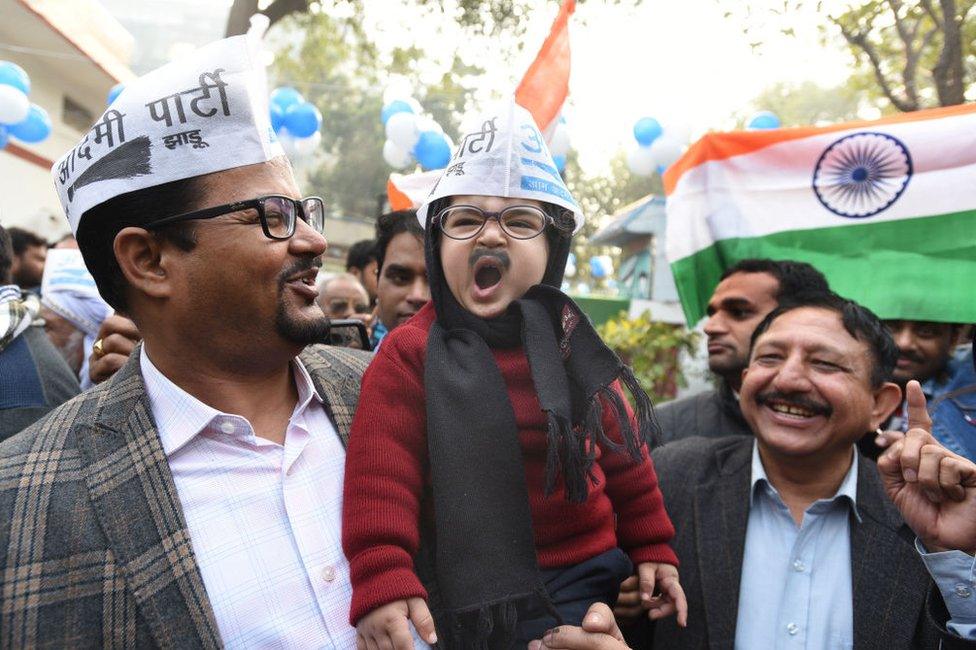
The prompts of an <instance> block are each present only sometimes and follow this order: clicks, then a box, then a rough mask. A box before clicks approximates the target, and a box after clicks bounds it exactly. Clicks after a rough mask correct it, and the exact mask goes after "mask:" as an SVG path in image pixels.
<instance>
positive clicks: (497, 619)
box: [440, 585, 563, 650]
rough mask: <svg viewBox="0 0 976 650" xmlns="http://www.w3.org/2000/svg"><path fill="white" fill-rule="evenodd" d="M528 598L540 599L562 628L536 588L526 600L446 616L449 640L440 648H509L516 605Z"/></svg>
mask: <svg viewBox="0 0 976 650" xmlns="http://www.w3.org/2000/svg"><path fill="white" fill-rule="evenodd" d="M529 598H539V599H541V600H542V602H543V604H544V605H545V607H546V610H547V611H548V612H549V614H550V615H551V616H553V618H555V619H556V623H557V624H558V625H562V624H563V619H562V616H560V614H559V612H558V611H557V610H556V608H555V606H554V605H553V604H552V600H551V599H550V598H549V594H548V593H547V592H546V589H545V587H543V586H542V585H539V586H537V587H536V588H535V589H533V592H532V594H530V595H527V596H521V597H514V598H512V599H510V600H504V601H502V602H498V603H494V604H490V605H482V606H481V607H478V608H477V609H473V610H468V611H463V612H446V613H445V618H446V619H447V621H448V625H449V627H450V629H451V630H452V632H453V633H452V634H451V637H450V638H444V639H442V641H441V644H442V646H440V647H444V648H446V649H447V650H493V649H494V648H510V647H511V646H512V644H513V643H514V641H515V637H516V632H517V626H518V622H519V617H518V606H519V603H521V602H522V601H524V600H526V599H529ZM492 634H495V635H496V637H495V638H494V639H492V638H491V637H492ZM489 642H490V644H489Z"/></svg>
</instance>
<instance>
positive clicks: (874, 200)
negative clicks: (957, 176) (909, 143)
mask: <svg viewBox="0 0 976 650" xmlns="http://www.w3.org/2000/svg"><path fill="white" fill-rule="evenodd" d="M911 176H912V157H911V155H910V154H909V153H908V148H907V147H905V145H904V144H902V143H901V141H900V140H898V138H895V137H893V136H890V135H888V134H886V133H871V132H867V133H854V134H851V135H846V136H844V137H843V138H840V139H839V140H837V141H835V142H834V143H832V144H831V145H830V146H829V147H827V149H825V150H824V152H823V154H822V155H821V156H820V159H819V160H818V161H817V166H816V169H815V170H814V172H813V191H814V192H816V194H817V198H818V199H819V200H820V203H822V204H823V206H824V207H825V208H827V209H828V210H830V211H831V212H833V213H834V214H837V215H840V216H842V217H852V218H856V219H861V218H864V217H870V216H872V215H875V214H877V213H879V212H881V211H882V210H884V209H885V208H887V207H888V206H890V205H891V204H892V203H894V202H895V201H897V200H898V197H899V196H901V193H902V192H904V191H905V187H906V186H907V185H908V180H909V178H911Z"/></svg>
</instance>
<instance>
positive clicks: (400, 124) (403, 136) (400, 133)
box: [386, 112, 420, 151]
mask: <svg viewBox="0 0 976 650" xmlns="http://www.w3.org/2000/svg"><path fill="white" fill-rule="evenodd" d="M417 123H418V120H417V116H416V115H414V114H413V113H406V112H404V113H394V114H393V115H391V116H390V119H388V120H387V121H386V138H387V140H392V141H393V143H394V144H396V146H398V147H400V148H401V149H403V150H404V151H413V146H414V145H415V144H417V140H419V139H420V128H419V127H418V125H417Z"/></svg>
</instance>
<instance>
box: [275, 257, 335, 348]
mask: <svg viewBox="0 0 976 650" xmlns="http://www.w3.org/2000/svg"><path fill="white" fill-rule="evenodd" d="M320 266H322V261H321V259H320V258H317V257H314V258H305V259H302V260H299V261H298V262H297V263H295V264H293V265H292V266H290V267H289V268H287V269H285V270H284V272H282V274H281V275H280V276H279V277H278V311H277V312H276V313H275V330H277V332H278V334H280V335H281V336H282V337H283V338H284V339H285V340H288V341H291V342H292V343H297V344H299V345H312V344H313V343H323V342H325V341H327V340H328V337H329V318H328V317H327V316H326V315H325V314H322V317H321V318H314V317H309V318H301V317H299V318H295V317H293V316H292V315H291V314H289V313H288V311H287V309H286V307H285V296H284V293H285V284H286V283H287V281H288V278H290V277H293V276H294V275H296V274H298V273H301V272H302V271H307V270H309V269H313V268H318V267H320Z"/></svg>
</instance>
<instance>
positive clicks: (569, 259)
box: [566, 253, 576, 266]
mask: <svg viewBox="0 0 976 650" xmlns="http://www.w3.org/2000/svg"><path fill="white" fill-rule="evenodd" d="M566 264H572V265H573V266H576V253H570V254H569V255H567V256H566Z"/></svg>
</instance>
